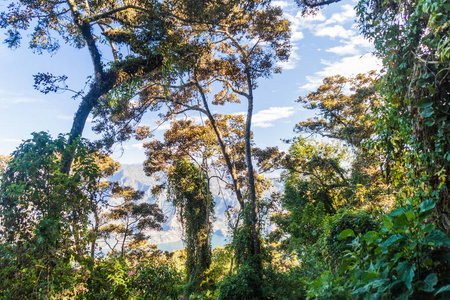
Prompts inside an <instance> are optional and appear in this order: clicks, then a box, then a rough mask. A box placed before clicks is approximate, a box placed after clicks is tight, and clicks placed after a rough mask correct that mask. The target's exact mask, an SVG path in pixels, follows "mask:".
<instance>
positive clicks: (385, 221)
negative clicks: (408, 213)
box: [383, 216, 394, 229]
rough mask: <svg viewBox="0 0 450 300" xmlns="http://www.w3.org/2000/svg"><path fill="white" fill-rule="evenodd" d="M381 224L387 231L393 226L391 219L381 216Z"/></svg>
mask: <svg viewBox="0 0 450 300" xmlns="http://www.w3.org/2000/svg"><path fill="white" fill-rule="evenodd" d="M383 224H384V226H385V227H386V228H387V229H391V228H392V226H394V223H393V222H392V218H390V217H389V216H383Z"/></svg>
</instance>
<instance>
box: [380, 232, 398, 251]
mask: <svg viewBox="0 0 450 300" xmlns="http://www.w3.org/2000/svg"><path fill="white" fill-rule="evenodd" d="M401 239H403V237H402V236H401V235H399V234H395V235H393V236H391V237H390V238H388V239H387V240H386V241H384V242H383V243H382V244H381V246H382V247H383V248H387V247H389V246H390V245H392V244H393V243H395V242H397V241H399V240H401Z"/></svg>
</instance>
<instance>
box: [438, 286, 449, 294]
mask: <svg viewBox="0 0 450 300" xmlns="http://www.w3.org/2000/svg"><path fill="white" fill-rule="evenodd" d="M448 291H450V284H449V285H446V286H443V287H441V288H440V289H439V290H438V291H437V292H436V294H435V295H437V294H440V293H442V292H448Z"/></svg>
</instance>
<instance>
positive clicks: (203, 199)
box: [168, 160, 214, 293]
mask: <svg viewBox="0 0 450 300" xmlns="http://www.w3.org/2000/svg"><path fill="white" fill-rule="evenodd" d="M168 186H169V189H168V190H169V197H170V198H171V199H172V202H173V204H174V205H175V207H176V208H177V210H178V212H179V217H180V221H181V223H182V224H183V227H184V238H185V243H186V252H187V254H186V256H187V257H186V272H187V277H188V282H189V285H190V288H188V293H191V292H193V291H198V290H199V289H201V283H202V281H204V280H205V272H206V271H207V270H208V268H209V267H210V265H211V232H212V221H213V219H214V203H213V199H212V195H211V192H210V190H209V178H208V177H207V176H206V174H205V173H203V172H202V171H201V169H200V168H198V167H196V166H195V164H193V163H192V162H189V161H187V160H178V161H176V162H175V163H174V164H173V165H172V167H171V169H170V171H169V177H168Z"/></svg>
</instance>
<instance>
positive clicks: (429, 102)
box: [416, 97, 433, 108]
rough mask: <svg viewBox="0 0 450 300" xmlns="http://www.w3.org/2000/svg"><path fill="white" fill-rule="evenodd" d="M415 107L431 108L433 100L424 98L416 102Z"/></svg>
mask: <svg viewBox="0 0 450 300" xmlns="http://www.w3.org/2000/svg"><path fill="white" fill-rule="evenodd" d="M416 106H417V107H418V108H427V107H431V106H433V99H431V98H430V97H424V98H422V99H420V100H419V101H417V103H416Z"/></svg>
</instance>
